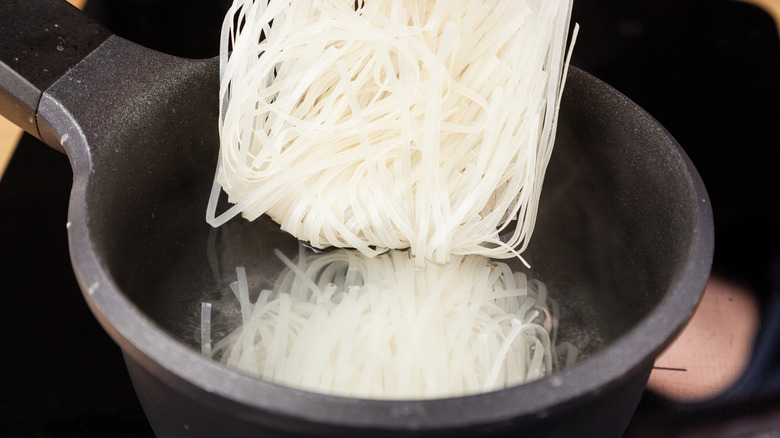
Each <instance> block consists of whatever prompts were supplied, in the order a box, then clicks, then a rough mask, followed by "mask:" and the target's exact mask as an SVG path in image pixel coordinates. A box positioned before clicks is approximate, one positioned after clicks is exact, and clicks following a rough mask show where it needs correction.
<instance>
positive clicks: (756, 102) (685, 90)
mask: <svg viewBox="0 0 780 438" xmlns="http://www.w3.org/2000/svg"><path fill="white" fill-rule="evenodd" d="M229 3H230V2H229V1H224V0H220V1H218V0H203V1H201V0H198V1H193V0H168V1H165V0H116V1H110V0H103V1H101V0H90V1H89V2H88V5H87V11H88V12H89V13H90V14H91V15H92V16H93V17H95V18H97V19H98V20H99V21H101V22H102V23H104V24H105V25H106V26H107V27H108V28H109V29H111V30H112V31H114V32H115V33H117V34H119V35H120V36H123V37H125V38H128V39H130V40H133V41H135V42H138V43H140V44H142V45H145V46H147V47H151V48H154V49H158V50H161V51H164V52H167V53H171V54H175V55H180V56H186V57H194V58H206V57H211V56H215V55H216V54H217V52H218V42H219V28H220V26H221V21H222V16H223V14H224V11H225V10H226V9H227V7H228V6H229ZM1 20H2V19H1V18H0V21H1ZM574 21H577V22H579V23H580V25H581V27H582V29H581V32H580V37H579V39H578V41H577V46H576V50H575V56H574V62H573V63H574V64H575V65H577V66H579V67H581V68H583V69H585V70H586V71H588V72H590V73H592V74H594V75H595V76H597V77H599V78H601V79H602V80H604V81H605V82H607V83H609V84H611V85H612V86H614V87H615V88H617V89H618V90H619V91H621V92H623V93H624V94H626V95H627V96H628V97H630V98H631V99H633V100H634V101H636V102H637V103H638V104H639V105H640V106H642V107H643V108H645V109H646V110H647V111H648V112H649V113H650V114H652V115H653V116H654V117H655V118H656V119H658V120H659V121H660V122H661V123H662V124H663V125H664V126H665V127H666V128H667V129H668V130H669V131H670V132H671V133H672V135H674V136H675V138H676V139H677V140H678V141H679V143H680V144H681V145H682V146H683V148H684V149H685V150H686V152H687V153H688V154H689V155H690V157H691V159H692V161H693V162H694V163H695V165H696V166H697V168H698V170H699V172H700V173H701V175H702V178H703V180H704V182H705V185H706V186H707V188H708V191H709V194H710V197H711V200H712V204H713V209H714V219H715V227H716V250H715V261H714V266H713V272H714V273H715V274H716V275H719V276H722V277H724V278H727V279H729V280H731V281H733V282H736V283H738V284H741V285H743V286H745V287H747V288H749V289H750V290H752V291H755V293H756V294H757V296H758V298H759V302H760V303H761V311H762V315H763V318H764V320H763V323H762V325H761V331H760V333H759V338H758V340H757V347H756V353H755V354H754V358H753V359H754V360H753V363H752V364H751V367H750V368H749V370H748V373H747V375H746V376H745V377H744V378H743V379H742V380H741V381H740V382H738V384H737V385H735V387H734V388H732V389H731V390H729V391H727V393H726V394H724V395H722V396H720V397H718V398H717V399H715V400H712V401H710V402H705V403H700V404H697V405H685V406H684V405H677V404H674V403H671V402H668V401H666V400H663V399H661V398H659V397H657V396H655V395H654V394H651V393H649V392H648V393H646V394H645V396H644V397H643V399H642V401H641V402H640V406H639V409H638V410H637V414H636V415H635V417H634V420H633V421H632V423H631V425H630V427H629V430H628V432H627V436H631V437H640V436H642V437H654V436H682V435H684V434H686V433H688V434H689V435H686V436H737V435H735V434H734V433H735V432H734V431H735V430H737V431H739V430H742V431H743V433H742V434H741V435H739V436H759V434H760V433H761V432H764V433H766V432H768V431H770V430H771V431H773V433H780V431H778V429H776V428H780V424H778V423H780V422H779V421H776V419H777V418H778V417H780V397H778V394H779V393H780V375H778V369H779V368H780V353H779V352H778V350H779V349H780V347H778V344H780V342H778V341H777V336H778V332H780V329H778V327H777V326H778V325H779V324H780V316H778V315H780V298H779V297H780V293H778V286H777V284H778V280H777V279H778V278H780V261H779V260H780V232H779V231H778V224H780V213H779V212H780V206H778V200H779V199H780V196H778V189H780V176H778V173H779V172H778V163H779V161H778V158H780V153H778V150H779V149H780V144H779V143H780V140H779V139H780V135H778V129H780V128H779V127H780V42H779V41H778V30H777V28H776V26H775V24H774V22H773V21H772V19H771V18H770V16H769V15H767V14H766V13H765V12H763V11H761V10H760V9H758V8H756V7H754V6H750V5H747V4H744V3H739V2H735V1H715V0H712V1H690V0H687V1H686V0H663V1H649V0H648V1H644V0H642V1H617V0H615V1H606V0H577V1H576V2H575V11H574ZM71 177H72V175H71V172H70V167H69V164H68V161H67V159H66V158H65V157H64V156H62V155H60V154H59V153H57V152H54V151H53V150H50V149H49V148H48V147H46V146H45V145H43V144H41V143H39V142H38V141H36V140H35V139H33V138H32V137H30V136H27V135H25V137H24V138H23V139H22V141H21V144H20V145H19V147H18V148H17V150H16V153H15V155H14V157H13V158H12V160H11V162H10V164H9V167H8V169H7V171H6V173H5V175H4V176H3V179H2V181H0V205H2V214H0V228H2V230H3V237H2V239H3V240H2V244H1V245H0V279H2V283H1V284H2V287H1V289H0V290H2V297H3V301H2V304H0V333H2V334H3V337H4V339H5V341H6V343H5V344H4V345H5V348H4V349H3V350H2V351H3V353H2V355H3V356H2V357H3V360H2V361H0V436H7V437H15V436H19V437H71V436H73V437H146V436H151V435H152V433H151V430H150V429H149V426H148V425H147V423H146V420H145V417H144V415H143V412H142V410H141V408H140V405H139V403H138V401H137V399H136V397H135V394H134V392H133V389H132V385H131V384H130V380H129V377H128V376H127V372H126V370H125V367H124V362H123V360H122V355H121V352H120V350H119V348H118V347H117V346H115V345H114V344H113V342H112V341H111V340H110V339H109V337H108V336H107V335H106V334H105V333H104V332H103V330H102V329H101V328H100V326H99V325H98V323H97V322H96V321H95V319H94V317H93V316H92V315H91V313H90V312H89V309H88V308H87V306H86V304H85V302H84V300H83V298H82V297H81V292H80V291H79V288H78V286H77V284H76V281H75V278H74V276H73V272H72V270H71V267H70V263H69V254H68V249H67V235H66V227H65V222H66V217H67V203H68V196H69V192H70V184H71ZM773 275H774V278H775V280H774V281H775V282H774V283H773V282H772V278H773V277H772V276H773ZM773 291H774V292H773ZM767 418H769V420H767ZM773 418H774V419H775V420H774V421H773V420H772V419H773ZM604 421H608V419H604ZM739 425H741V429H740V428H739V427H737V426H739ZM735 427H737V428H736V429H735ZM751 429H752V430H753V432H744V431H749V430H751ZM727 431H731V432H727ZM697 433H698V435H697ZM772 436H777V435H772Z"/></svg>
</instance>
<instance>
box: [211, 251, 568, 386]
mask: <svg viewBox="0 0 780 438" xmlns="http://www.w3.org/2000/svg"><path fill="white" fill-rule="evenodd" d="M276 254H277V257H279V258H280V259H281V260H282V261H283V263H284V264H285V266H286V267H285V269H284V270H283V271H282V272H281V273H280V274H279V276H278V278H277V280H276V282H275V287H274V290H273V291H271V290H264V291H262V292H261V293H260V295H259V297H258V299H257V300H256V302H255V303H254V304H252V303H249V302H247V301H246V300H245V299H244V298H243V297H245V296H247V295H248V294H249V291H244V290H243V288H244V287H245V286H244V285H246V284H247V282H246V279H244V280H240V281H239V282H238V284H239V285H241V286H240V287H239V288H240V289H242V290H240V293H239V294H237V298H239V302H240V305H241V310H242V314H244V315H246V314H250V316H249V318H248V320H245V321H244V322H243V324H242V325H241V327H239V328H238V329H236V330H235V331H234V332H233V333H232V334H230V335H228V336H227V337H226V339H225V340H221V341H219V342H217V343H216V345H215V348H214V357H221V360H222V361H223V362H224V363H226V364H227V365H229V366H232V367H235V368H238V369H240V370H242V371H244V372H246V373H248V374H250V375H254V376H257V377H260V378H263V379H266V380H269V381H273V382H277V383H280V384H284V385H288V386H291V387H296V388H301V389H306V390H311V391H317V392H324V393H328V394H336V395H343V396H352V397H368V398H432V397H448V396H457V395H464V394H472V393H477V392H482V391H490V390H495V389H499V388H504V387H507V386H512V385H518V384H521V383H524V382H527V381H531V380H535V379H538V378H541V377H544V376H546V375H549V374H550V373H551V372H552V371H553V370H555V369H556V366H557V357H555V356H556V355H557V354H558V353H557V352H556V350H555V348H554V342H551V331H552V336H553V337H554V336H555V333H554V332H555V330H556V324H557V322H556V320H555V319H556V318H557V315H556V313H557V311H556V309H548V307H547V302H548V300H547V298H546V296H547V292H546V288H545V286H544V284H543V283H541V282H540V281H538V280H528V281H526V277H525V275H524V274H522V273H515V272H512V270H511V269H510V268H509V266H507V265H506V264H504V263H501V262H495V261H491V260H490V259H488V258H486V257H484V256H474V255H471V256H458V255H455V256H453V257H452V260H451V261H450V262H449V263H446V264H434V263H429V264H428V265H427V266H426V268H425V269H418V268H417V267H416V266H415V259H414V257H413V256H412V255H411V253H410V252H409V251H390V252H388V253H386V254H382V255H379V256H377V257H373V258H371V257H366V256H364V255H362V254H360V253H359V252H357V251H347V250H337V251H332V252H329V253H325V254H317V255H306V254H304V253H303V252H301V253H300V254H299V256H298V257H297V259H296V260H295V261H293V260H290V259H288V258H287V257H286V256H284V255H283V254H282V253H281V252H278V251H277V253H276ZM237 272H238V274H239V279H240V278H241V276H242V275H245V274H244V271H243V270H242V269H239V270H237ZM551 314H552V316H550V315H551ZM550 320H552V321H550ZM558 349H559V350H560V353H561V354H563V353H564V352H566V356H567V357H566V359H567V362H572V361H573V360H574V358H575V357H576V349H573V347H572V346H571V345H570V344H562V345H561V346H560V347H558Z"/></svg>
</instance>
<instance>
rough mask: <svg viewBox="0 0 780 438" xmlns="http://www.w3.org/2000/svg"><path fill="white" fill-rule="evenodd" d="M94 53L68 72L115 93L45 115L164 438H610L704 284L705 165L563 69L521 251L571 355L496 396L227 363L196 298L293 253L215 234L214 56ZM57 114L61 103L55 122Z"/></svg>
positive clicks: (253, 229)
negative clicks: (204, 339)
mask: <svg viewBox="0 0 780 438" xmlns="http://www.w3.org/2000/svg"><path fill="white" fill-rule="evenodd" d="M100 50H101V51H103V52H102V53H101V54H98V55H100V56H95V59H96V61H94V62H87V63H82V65H80V66H79V67H78V68H80V69H83V71H75V72H71V73H70V74H72V75H81V76H79V77H86V78H88V79H89V81H90V83H94V84H109V85H106V86H105V89H99V88H100V87H93V88H90V89H89V90H78V92H79V93H81V94H80V95H78V96H77V95H76V93H77V91H74V89H73V87H72V84H68V83H67V77H66V78H65V79H64V80H61V81H60V82H58V83H57V84H55V86H54V87H53V88H52V90H50V91H49V93H48V95H47V96H46V97H45V98H44V101H43V102H42V106H43V108H44V109H46V108H47V105H48V106H49V107H52V108H53V109H51V111H49V112H48V114H59V116H51V120H50V121H49V124H48V125H50V126H51V128H47V129H48V131H46V132H44V133H43V136H44V137H45V138H49V139H51V138H59V139H61V140H62V139H63V138H65V140H64V141H63V143H64V144H65V148H66V149H67V150H68V154H69V157H70V158H71V161H72V163H73V167H74V188H73V192H72V196H71V206H70V213H69V220H70V223H71V226H70V228H69V230H70V239H71V251H72V257H73V260H74V266H75V270H76V273H77V276H78V277H79V281H80V284H81V286H82V288H83V290H84V292H85V297H86V299H87V301H88V303H89V305H90V307H91V308H92V310H93V312H94V313H95V315H96V316H97V318H98V319H99V320H100V321H101V323H102V324H103V326H104V327H105V328H106V330H107V331H108V332H109V333H110V334H111V335H112V337H113V338H114V339H115V340H116V341H117V342H118V344H119V345H120V346H121V347H122V349H123V351H124V353H125V356H126V358H127V360H128V367H129V370H130V371H131V376H132V377H133V379H134V382H135V385H136V389H137V392H138V394H139V398H140V399H141V401H142V403H143V404H144V407H145V409H146V412H147V415H148V416H149V418H150V420H151V421H152V424H153V426H154V427H155V429H156V431H157V432H158V434H160V435H162V436H164V435H169V434H170V435H177V434H179V433H182V434H183V433H185V432H186V433H187V434H188V435H189V436H210V435H211V436H213V434H214V433H216V432H218V431H231V432H233V433H236V434H240V433H257V432H260V431H263V432H268V433H271V434H285V433H296V434H322V435H334V436H344V435H348V434H352V435H355V436H360V435H361V434H364V433H365V432H366V431H368V430H372V431H374V432H378V433H387V434H395V433H406V434H412V435H413V434H423V433H433V432H438V433H442V434H448V435H449V434H454V433H462V434H467V435H472V434H475V433H485V434H487V433H508V432H511V433H516V432H519V431H521V430H522V431H533V432H534V433H538V434H539V435H535V436H541V435H543V434H546V435H549V436H554V435H556V434H563V433H568V432H579V433H578V434H579V435H580V436H584V435H587V434H589V433H590V434H592V435H593V436H610V435H612V436H615V435H619V434H620V433H621V431H622V429H623V428H624V427H625V424H626V423H627V421H628V419H629V417H630V415H631V412H632V411H633V409H634V407H635V405H636V402H637V401H638V398H639V395H640V394H641V391H642V389H643V387H644V383H645V381H646V378H647V373H648V372H649V369H650V367H651V366H652V362H653V360H654V358H655V356H656V355H657V354H658V353H659V352H660V351H661V350H662V349H663V348H664V347H665V346H666V345H667V344H668V343H669V342H670V341H671V340H672V338H673V337H674V335H676V333H677V332H678V331H679V330H680V329H681V327H682V326H683V324H684V323H685V322H686V321H687V319H688V317H689V316H690V314H691V313H692V311H693V309H694V307H695V305H696V303H697V302H698V299H699V297H700V293H701V291H702V290H703V287H704V284H705V281H706V278H707V274H708V272H709V266H710V262H711V256H712V224H711V213H710V207H709V201H708V199H707V195H706V192H705V191H704V188H703V186H702V184H701V181H700V180H699V178H698V175H697V174H696V171H695V169H694V168H693V166H692V165H691V163H690V162H689V161H688V159H687V157H686V156H685V155H684V153H683V152H682V151H681V150H680V148H679V147H678V146H677V144H676V143H675V142H674V140H673V139H672V138H671V137H670V136H669V135H668V133H667V132H666V131H665V130H664V129H663V128H662V127H660V126H659V125H658V124H657V122H655V121H654V120H653V119H652V118H651V117H650V116H648V115H647V114H646V113H644V112H643V111H642V110H641V109H639V108H638V107H636V106H635V105H634V104H633V103H632V102H630V101H628V100H627V99H626V98H624V97H623V96H621V95H620V94H619V93H617V92H616V91H614V90H613V89H611V88H609V87H608V86H606V85H605V84H603V83H601V82H600V81H598V80H597V79H595V78H593V77H591V76H589V75H587V74H586V73H583V72H581V71H579V70H577V69H572V70H571V71H570V74H569V79H568V82H567V87H566V91H565V94H564V97H563V105H562V109H561V114H560V124H559V131H558V140H557V142H556V146H555V151H554V154H553V158H552V161H551V163H550V166H549V169H548V173H547V178H546V181H545V187H544V191H543V194H542V203H541V206H540V213H539V216H538V221H537V228H536V230H535V233H534V237H533V239H532V243H531V247H530V248H529V249H528V252H527V253H526V255H527V258H528V260H529V262H530V263H531V265H532V273H531V274H532V275H533V276H535V277H537V278H539V279H541V280H542V281H544V282H545V283H547V285H548V287H549V289H550V291H551V294H552V296H553V297H554V298H556V299H557V300H558V301H559V303H560V306H561V321H560V325H561V334H560V339H561V340H568V341H570V342H572V343H574V344H575V345H577V346H578V348H580V350H581V351H582V359H581V360H580V361H579V363H578V364H576V365H575V366H573V367H571V368H569V369H567V370H565V371H562V372H559V373H557V374H555V375H553V376H551V377H548V378H545V379H542V380H540V381H537V382H532V383H530V384H527V385H523V386H520V387H515V388H509V389H506V390H503V391H497V392H493V393H488V394H481V395H475V396H469V397H460V398H452V399H439V400H423V401H393V402H391V401H368V400H356V399H349V398H341V397H331V396H326V395H321V394H313V393H308V392H304V391H297V390H294V389H290V388H285V387H282V386H278V385H274V384H271V383H268V382H263V381H260V380H258V379H254V378H251V377H248V376H245V375H242V374H240V373H238V372H235V371H232V370H229V369H227V368H225V367H223V366H221V365H219V364H216V363H214V362H213V361H210V360H208V359H205V358H203V357H201V356H200V354H199V352H198V340H199V336H200V335H199V334H200V331H199V330H200V327H199V323H200V315H199V309H200V303H201V302H202V301H210V302H217V303H219V302H221V300H223V298H224V291H225V290H226V286H227V284H228V283H229V282H231V281H233V280H234V279H235V267H236V266H237V265H243V266H246V267H247V272H248V273H249V275H250V276H251V279H250V283H251V284H252V285H255V286H258V285H269V284H271V282H272V281H273V277H274V276H275V274H276V273H278V272H279V271H280V269H281V263H280V262H279V261H278V260H277V259H276V258H275V257H274V256H273V251H274V249H281V250H282V251H284V252H286V253H288V254H294V253H295V252H296V251H297V247H298V243H297V241H296V240H295V239H293V238H292V237H290V236H288V235H286V234H284V233H281V232H280V231H279V230H278V227H277V226H276V225H275V224H273V223H272V222H271V221H270V220H267V219H261V220H258V221H256V222H254V223H249V222H246V221H244V220H243V219H240V218H239V219H236V220H233V221H232V222H230V223H228V224H226V225H225V226H224V227H221V228H219V229H212V228H211V227H210V226H208V225H207V224H206V223H205V220H204V215H205V206H206V201H207V199H208V195H209V190H210V187H211V181H212V178H213V172H214V168H215V165H216V157H217V151H218V146H219V145H218V136H217V117H218V114H217V109H218V105H217V94H218V93H217V84H218V83H217V81H218V72H217V68H218V66H217V63H216V61H215V60H211V61H202V62H192V61H186V60H178V59H171V58H170V57H166V56H165V55H160V54H156V53H155V52H152V51H149V50H146V49H143V48H140V47H138V46H135V45H132V44H130V43H127V42H126V41H124V40H121V39H120V38H116V37H112V39H110V40H109V41H107V43H106V44H104V46H102V47H101V49H100ZM113 54H117V56H111V55H113ZM118 54H121V56H119V55H118ZM88 61H90V60H88ZM150 72H151V74H150ZM150 76H151V77H154V78H155V81H154V82H153V83H150V82H149V80H148V78H149V77H150ZM117 77H120V78H121V79H120V80H117ZM117 83H119V84H121V86H119V87H117V85H116V84H117ZM85 92H89V93H92V95H93V99H92V100H90V99H89V98H85V97H84V96H83V93H85ZM94 99H108V100H110V101H111V104H110V105H106V104H102V105H94V102H95V100H94ZM90 102H92V103H90ZM104 102H105V101H104ZM63 106H64V107H67V108H68V109H69V112H63V111H60V112H59V113H58V112H57V111H55V109H56V108H59V107H63ZM55 107H56V108H55ZM73 114H77V117H76V116H73ZM74 117H75V118H76V119H77V120H76V123H73V120H72V119H73V118H74ZM74 126H76V127H78V129H75V128H73V127H74ZM74 129H75V130H74ZM69 133H70V134H72V136H70V135H69V136H68V137H64V135H65V134H69ZM517 266H518V268H520V265H519V264H518V265H517ZM233 313H235V307H234V308H233V309H231V308H230V305H229V304H225V306H223V307H215V315H214V320H215V333H214V337H217V338H218V337H219V336H220V334H224V333H225V332H226V331H227V330H228V329H229V328H231V327H229V325H230V323H231V321H233V320H235V318H234V317H233V316H234V315H233ZM421 335H424V334H421ZM598 415H610V417H608V418H611V420H610V421H609V422H608V423H606V424H605V423H604V422H603V420H598V421H596V420H595V418H596V417H597V416H598ZM561 420H563V421H561Z"/></svg>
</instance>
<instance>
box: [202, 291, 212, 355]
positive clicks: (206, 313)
mask: <svg viewBox="0 0 780 438" xmlns="http://www.w3.org/2000/svg"><path fill="white" fill-rule="evenodd" d="M200 352H201V354H202V355H203V356H205V357H208V358H209V359H210V358H211V303H206V302H202V303H200Z"/></svg>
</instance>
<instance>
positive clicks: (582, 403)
mask: <svg viewBox="0 0 780 438" xmlns="http://www.w3.org/2000/svg"><path fill="white" fill-rule="evenodd" d="M125 363H126V364H127V369H128V371H129V373H130V377H131V379H132V381H133V386H134V387H135V390H136V394H137V395H138V398H139V400H140V402H141V405H142V406H143V408H144V412H145V413H146V417H147V419H148V420H149V423H150V424H151V426H152V429H154V432H155V434H156V435H157V436H158V437H159V438H174V437H194V438H200V437H203V438H211V437H215V436H225V437H272V438H273V437H290V436H311V437H325V436H332V437H365V436H372V437H376V436H405V437H412V436H447V437H452V436H491V437H499V436H532V437H539V438H544V437H550V438H552V437H574V436H576V437H593V438H610V437H615V438H618V437H620V436H622V435H623V432H624V431H625V429H626V427H627V426H628V423H629V421H630V420H631V416H632V415H633V413H634V411H635V410H636V407H637V404H638V403H639V399H640V398H641V396H642V392H643V391H644V389H645V385H646V383H647V379H648V377H649V375H650V370H651V369H652V363H651V364H649V365H648V366H645V367H643V368H642V369H641V370H640V371H639V372H637V373H636V374H635V375H633V376H625V377H624V378H623V379H620V380H619V382H617V384H616V385H614V387H613V388H611V389H609V390H606V391H603V392H600V393H598V394H590V395H589V396H588V397H585V398H584V399H580V400H573V401H572V402H570V403H567V404H566V405H562V406H560V409H556V411H555V412H551V413H549V414H548V415H544V414H541V415H537V416H534V417H530V418H529V417H523V418H517V419H514V420H512V421H509V422H505V423H501V424H487V425H480V426H476V427H474V428H466V429H454V430H453V429H449V430H435V431H432V430H425V431H423V430H402V427H403V426H402V425H399V430H394V431H387V430H365V429H355V428H350V427H347V426H345V427H338V426H332V425H329V426H326V425H318V424H311V423H305V422H296V421H295V420H294V419H282V418H277V419H274V417H273V414H270V413H268V412H260V411H259V410H258V411H257V412H256V416H255V417H253V418H246V416H242V417H239V416H238V415H235V412H236V411H232V410H231V409H230V408H229V405H230V404H232V403H233V402H231V401H228V400H225V401H224V405H225V409H224V410H220V409H215V408H213V406H214V405H215V404H216V405H220V404H221V402H220V400H219V398H218V397H219V396H217V395H206V396H205V397H208V398H211V399H210V400H206V399H203V400H200V399H197V398H194V397H191V396H188V395H186V394H183V393H182V392H181V391H179V390H177V389H176V388H174V387H173V386H172V385H170V384H168V383H167V382H166V381H164V379H161V378H159V377H158V376H156V375H154V374H153V373H152V372H150V371H149V370H148V369H147V368H145V367H143V366H141V365H139V364H138V363H137V362H136V361H135V360H133V358H132V357H130V355H128V354H125ZM399 403H402V402H399ZM250 417H251V415H250ZM277 420H278V421H277Z"/></svg>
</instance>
